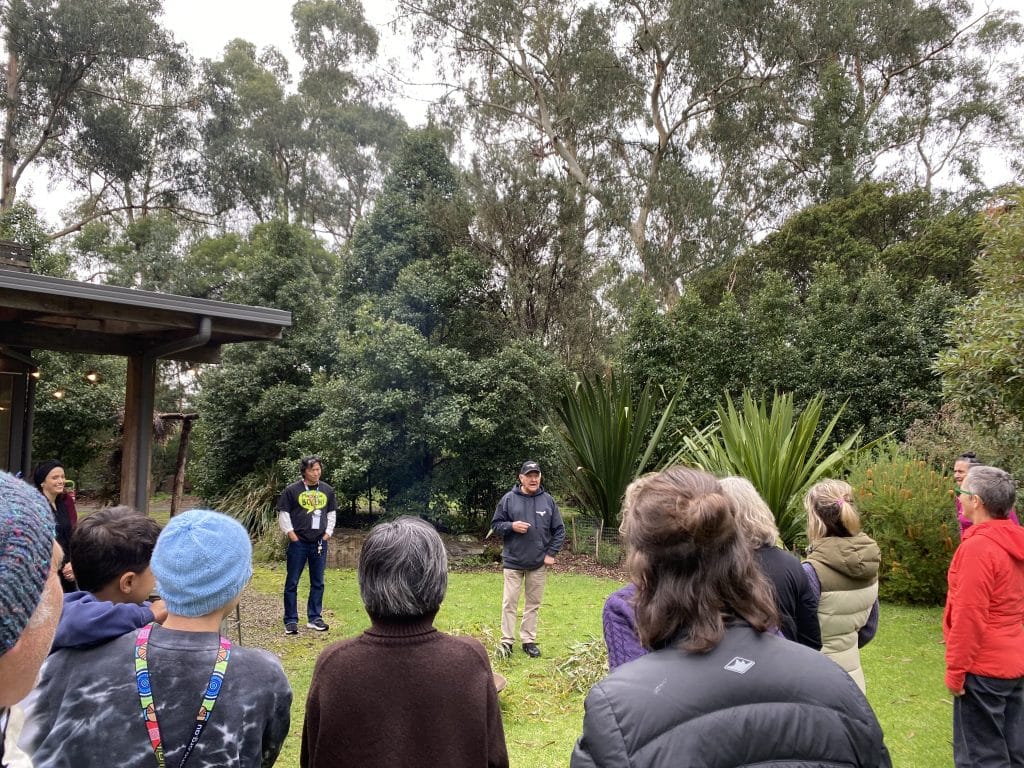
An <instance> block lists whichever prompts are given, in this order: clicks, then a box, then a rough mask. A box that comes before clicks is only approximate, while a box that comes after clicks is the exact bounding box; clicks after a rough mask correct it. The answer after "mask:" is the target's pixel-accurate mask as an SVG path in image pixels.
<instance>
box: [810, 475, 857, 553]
mask: <svg viewBox="0 0 1024 768" xmlns="http://www.w3.org/2000/svg"><path fill="white" fill-rule="evenodd" d="M804 509H805V510H807V541H808V543H810V544H813V543H814V542H816V541H818V540H819V539H824V538H825V537H826V536H839V537H841V538H846V537H849V536H854V535H856V534H858V533H860V515H859V514H858V513H857V508H856V507H855V506H854V505H853V488H852V487H850V484H849V483H844V482H843V481H842V480H822V481H821V482H820V483H816V484H815V485H814V486H812V487H811V489H810V490H809V491H808V492H807V495H806V496H804Z"/></svg>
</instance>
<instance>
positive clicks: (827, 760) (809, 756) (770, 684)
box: [570, 622, 892, 768]
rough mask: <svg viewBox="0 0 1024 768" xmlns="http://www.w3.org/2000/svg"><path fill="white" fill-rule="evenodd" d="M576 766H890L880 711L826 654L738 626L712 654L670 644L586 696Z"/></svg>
mask: <svg viewBox="0 0 1024 768" xmlns="http://www.w3.org/2000/svg"><path fill="white" fill-rule="evenodd" d="M570 765H571V768H598V767H600V768H619V767H620V766H627V765H628V766H631V767H632V768H678V767H679V766H687V767H688V768H739V767H740V766H765V765H771V766H772V767H773V768H810V767H811V766H813V767H814V768H839V767H840V766H842V768H888V767H889V766H891V765H892V763H891V762H890V760H889V754H888V752H887V750H886V748H885V744H884V743H883V741H882V729H881V727H880V726H879V725H878V720H877V719H876V718H875V714H874V712H872V711H871V707H870V706H869V705H868V702H867V700H866V699H865V698H864V695H863V694H862V693H861V692H860V690H859V689H858V688H857V686H856V685H855V684H854V682H853V681H852V680H851V679H850V677H849V676H848V675H847V674H846V673H845V672H843V670H842V669H840V668H839V667H838V666H836V665H835V664H833V663H832V662H831V661H829V660H828V659H827V658H825V657H824V656H822V655H821V654H820V653H818V652H816V651H813V650H811V649H810V648H807V647H806V646H803V645H799V644H797V643H792V642H790V641H788V640H784V639H782V638H780V637H777V636H775V635H772V634H768V633H761V632H756V631H754V630H753V629H752V628H751V627H750V625H748V624H746V623H743V622H738V623H736V624H734V625H732V626H730V627H729V628H728V629H727V630H726V633H725V636H724V637H723V639H722V641H721V642H720V643H719V644H718V646H717V647H715V648H714V649H713V650H711V651H710V652H708V653H705V654H697V653H687V652H685V651H681V650H679V649H678V648H676V647H669V648H663V649H662V650H659V651H655V652H653V653H650V654H648V655H646V656H644V657H642V658H640V659H637V660H636V661H632V662H630V663H629V664H624V665H622V666H621V667H618V668H617V669H616V670H615V671H614V672H612V674H610V675H609V676H608V677H606V678H605V679H604V680H602V681H601V682H600V683H598V684H597V685H595V686H594V687H593V688H592V689H591V691H590V694H589V695H588V696H587V701H586V714H585V716H584V718H583V735H582V736H581V737H580V740H579V742H578V743H577V744H576V749H575V750H574V751H573V755H572V760H571V762H570Z"/></svg>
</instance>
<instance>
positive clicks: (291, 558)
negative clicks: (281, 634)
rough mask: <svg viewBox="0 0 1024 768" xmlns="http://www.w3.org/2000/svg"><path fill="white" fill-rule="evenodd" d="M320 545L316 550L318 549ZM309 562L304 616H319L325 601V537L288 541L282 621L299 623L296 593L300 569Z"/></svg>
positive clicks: (311, 617)
mask: <svg viewBox="0 0 1024 768" xmlns="http://www.w3.org/2000/svg"><path fill="white" fill-rule="evenodd" d="M318 548H319V550H320V551H319V553H318V552H317V549H318ZM307 563H308V564H309V600H307V601H306V617H307V618H308V619H309V620H310V621H312V620H313V619H319V618H321V616H320V612H321V611H322V610H323V602H324V568H326V567H327V542H326V541H302V540H301V539H300V540H299V541H289V542H288V575H287V576H285V580H284V623H285V624H298V622H299V611H298V607H297V605H296V597H297V595H298V591H299V579H300V578H301V577H302V570H303V569H304V568H305V567H306V564H307Z"/></svg>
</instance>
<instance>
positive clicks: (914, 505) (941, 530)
mask: <svg viewBox="0 0 1024 768" xmlns="http://www.w3.org/2000/svg"><path fill="white" fill-rule="evenodd" d="M847 479H848V481H849V483H850V485H852V486H853V488H854V494H855V501H856V504H857V506H858V508H859V510H860V513H861V520H862V522H863V524H864V529H865V530H866V531H867V533H868V534H869V535H870V536H871V537H872V538H873V539H875V541H877V542H878V546H879V547H880V548H881V550H882V569H881V571H880V572H879V581H880V583H879V595H880V596H881V598H882V599H883V600H888V601H893V602H898V603H909V604H919V605H941V604H942V603H943V602H944V600H945V598H946V572H947V571H948V570H949V563H950V560H951V559H952V557H953V550H954V549H955V548H956V545H957V543H958V542H959V537H960V533H959V525H958V523H957V519H956V512H955V509H954V506H953V495H952V488H953V483H952V478H951V477H949V476H947V475H945V474H943V473H942V472H938V471H936V470H935V469H933V468H932V467H929V466H928V464H927V463H926V462H924V461H922V460H919V459H916V458H914V457H913V456H910V455H908V454H907V453H905V452H904V451H902V450H900V449H899V448H898V447H896V446H895V445H892V444H890V445H887V446H884V447H882V448H880V449H879V450H877V451H872V452H866V453H865V454H864V455H862V456H860V457H859V458H858V460H857V461H856V462H855V463H854V465H853V467H852V469H851V472H850V476H849V478H847Z"/></svg>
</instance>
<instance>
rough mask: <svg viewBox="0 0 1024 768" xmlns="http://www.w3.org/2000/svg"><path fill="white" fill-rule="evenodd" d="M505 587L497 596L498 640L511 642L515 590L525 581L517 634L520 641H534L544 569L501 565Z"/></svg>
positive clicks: (514, 610) (545, 570)
mask: <svg viewBox="0 0 1024 768" xmlns="http://www.w3.org/2000/svg"><path fill="white" fill-rule="evenodd" d="M504 575H505V590H504V593H503V594H502V597H501V642H503V643H509V644H512V643H514V642H515V632H516V613H518V611H519V593H520V592H522V591H523V582H526V590H525V591H526V605H525V606H524V608H523V623H522V624H521V625H520V627H519V638H520V639H521V640H522V641H523V642H524V643H535V642H537V612H538V611H539V610H540V601H541V599H542V598H543V597H544V582H545V581H546V580H547V575H548V574H547V569H546V568H545V567H544V566H543V565H542V566H541V567H540V568H538V569H536V570H535V571H515V570H512V569H511V568H505V569H504Z"/></svg>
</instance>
